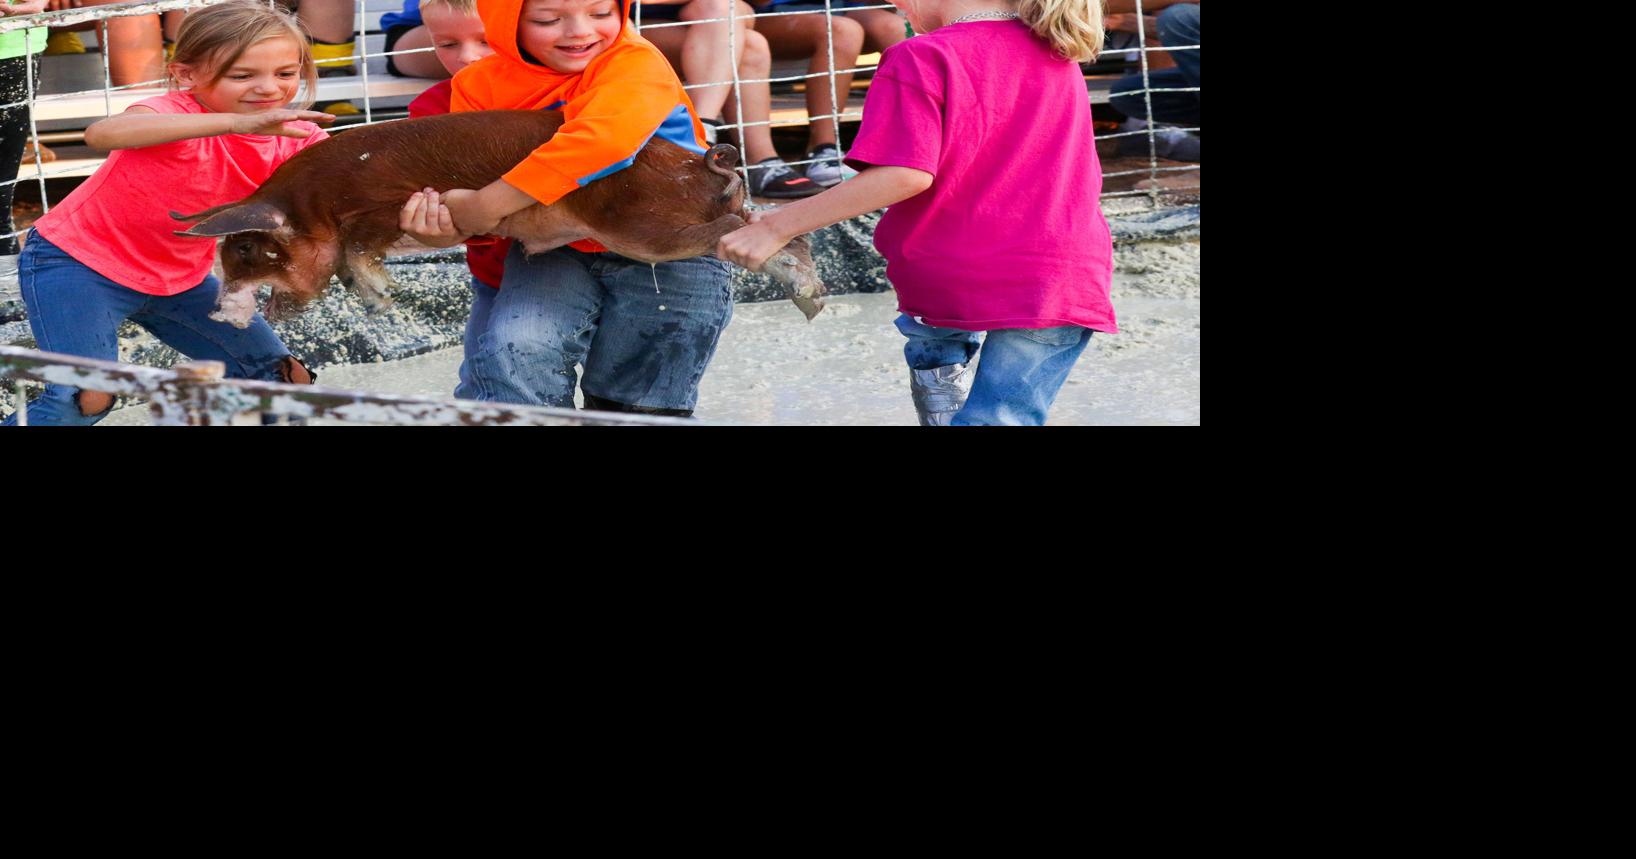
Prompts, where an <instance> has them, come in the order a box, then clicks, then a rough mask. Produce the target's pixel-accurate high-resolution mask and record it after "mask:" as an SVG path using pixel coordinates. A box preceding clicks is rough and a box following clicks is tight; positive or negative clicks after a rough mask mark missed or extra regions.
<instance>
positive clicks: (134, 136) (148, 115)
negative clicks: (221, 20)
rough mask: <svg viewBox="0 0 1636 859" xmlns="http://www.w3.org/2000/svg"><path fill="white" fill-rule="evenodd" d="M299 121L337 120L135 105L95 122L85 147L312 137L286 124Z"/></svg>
mask: <svg viewBox="0 0 1636 859" xmlns="http://www.w3.org/2000/svg"><path fill="white" fill-rule="evenodd" d="M299 120H305V121H307V122H316V123H320V124H328V123H330V122H333V121H334V120H335V117H334V116H332V115H330V114H327V113H319V112H317V111H314V110H282V109H280V110H268V111H263V112H261V113H159V112H158V111H155V110H153V109H151V108H146V107H142V106H140V105H134V106H132V107H128V108H126V109H125V112H124V113H121V114H119V115H118V116H110V117H108V118H107V119H101V120H97V121H96V122H94V123H92V124H91V127H90V128H87V129H85V145H86V146H89V147H91V148H93V149H104V150H109V149H135V148H137V147H139V146H157V145H159V144H161V143H174V142H175V141H178V140H187V139H189V138H193V137H214V136H216V135H218V134H276V135H278V136H280V137H296V138H303V137H311V136H312V132H311V131H308V130H306V129H304V128H296V127H294V126H291V125H286V124H285V123H288V122H296V121H299Z"/></svg>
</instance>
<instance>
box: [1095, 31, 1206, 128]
mask: <svg viewBox="0 0 1636 859" xmlns="http://www.w3.org/2000/svg"><path fill="white" fill-rule="evenodd" d="M1159 44H1161V45H1164V46H1165V47H1174V46H1176V45H1198V44H1202V43H1201V42H1200V41H1199V4H1197V3H1178V4H1176V5H1175V6H1166V7H1165V8H1164V9H1162V10H1160V12H1159ZM1201 51H1202V49H1199V50H1192V51H1171V52H1170V56H1171V57H1173V58H1174V59H1175V60H1176V67H1175V68H1173V69H1160V70H1159V71H1155V72H1149V73H1148V82H1149V84H1150V85H1151V86H1152V88H1153V89H1173V88H1180V87H1196V86H1199V54H1200V53H1201ZM1141 89H1142V76H1141V75H1140V74H1134V75H1126V76H1124V77H1122V78H1120V79H1119V80H1118V81H1115V82H1114V85H1113V88H1112V89H1111V90H1110V91H1109V93H1108V103H1109V104H1111V105H1113V108H1114V109H1115V110H1117V111H1119V112H1120V113H1122V114H1124V115H1126V116H1130V117H1135V118H1137V119H1151V120H1152V121H1154V122H1171V123H1175V124H1178V125H1185V126H1189V127H1191V126H1196V125H1198V124H1199V96H1200V95H1201V93H1196V92H1155V93H1148V94H1147V95H1149V96H1151V97H1152V98H1153V116H1151V117H1149V116H1148V111H1147V104H1146V103H1145V101H1144V96H1143V95H1142V93H1141ZM1133 91H1134V92H1136V95H1126V94H1125V93H1130V92H1133Z"/></svg>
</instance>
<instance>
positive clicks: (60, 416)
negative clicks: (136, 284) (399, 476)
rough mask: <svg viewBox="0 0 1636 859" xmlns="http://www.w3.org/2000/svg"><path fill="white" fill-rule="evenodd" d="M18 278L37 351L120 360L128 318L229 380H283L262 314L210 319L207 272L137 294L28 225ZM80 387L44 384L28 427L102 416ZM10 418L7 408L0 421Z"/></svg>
mask: <svg viewBox="0 0 1636 859" xmlns="http://www.w3.org/2000/svg"><path fill="white" fill-rule="evenodd" d="M17 283H18V286H19V287H20V288H21V289H22V293H23V302H24V303H25V304H27V305H28V326H29V328H30V329H31V330H33V332H34V342H35V344H36V347H35V348H38V349H39V350H40V351H42V352H59V353H62V354H64V355H77V356H79V357H81V358H96V359H98V360H100V361H118V360H119V324H120V323H121V322H124V321H125V320H127V319H129V320H131V321H132V322H135V323H136V324H138V325H140V326H142V327H143V328H146V329H148V330H149V331H151V332H152V333H153V336H155V337H157V338H159V339H160V341H162V342H163V343H165V344H166V345H168V346H170V347H172V348H174V349H175V350H176V351H178V352H181V353H182V354H183V355H186V356H187V357H189V358H191V359H193V360H195V361H221V362H223V363H225V364H226V365H227V376H228V378H230V379H260V380H263V381H268V382H282V381H286V379H285V377H284V373H285V368H286V364H285V359H286V358H289V357H290V350H289V349H286V348H285V347H284V341H282V340H279V339H278V335H277V334H275V333H273V329H272V327H271V326H269V325H268V324H267V320H265V319H262V318H261V314H259V313H258V314H256V315H255V316H254V317H252V318H251V320H250V327H249V328H244V329H239V328H234V327H233V326H231V325H229V324H227V323H226V322H216V321H215V320H212V319H211V318H210V311H211V310H213V309H215V307H216V292H217V290H218V289H219V288H220V286H221V284H220V282H219V281H217V280H216V278H215V277H212V276H209V275H207V276H206V277H205V279H204V281H202V282H201V283H200V284H199V285H198V286H195V287H194V288H192V289H190V290H188V291H186V292H182V293H178V294H176V295H149V294H147V293H145V292H137V291H136V290H134V289H130V288H128V287H124V286H121V285H119V284H118V283H115V282H114V281H111V280H109V279H108V278H105V277H103V276H102V275H100V274H97V273H96V272H95V271H93V270H91V268H90V267H88V266H87V265H85V264H84V263H82V262H80V261H79V260H76V259H74V258H73V257H72V256H69V255H68V252H67V251H64V250H62V249H61V248H59V247H57V246H56V245H54V244H52V243H51V242H49V241H47V240H46V238H45V237H44V236H42V235H40V233H39V232H38V231H34V232H33V233H31V234H30V235H29V237H28V241H27V243H25V244H24V245H23V254H22V256H21V257H19V258H18V260H17ZM79 393H80V389H79V388H75V387H70V386H67V385H46V387H45V393H44V394H42V395H40V396H39V397H38V398H36V399H35V400H34V401H33V402H31V403H29V405H28V424H29V426H90V425H92V424H94V423H96V422H97V421H100V420H102V419H103V418H104V417H107V414H108V410H107V409H104V410H102V411H101V412H98V413H97V414H92V415H87V414H84V413H83V412H82V411H81V409H80V404H79ZM109 405H110V406H112V400H111V399H110V401H109ZM16 423H17V416H16V415H15V414H13V415H12V416H11V417H9V418H6V420H5V422H4V423H3V424H0V426H14V425H15V424H16Z"/></svg>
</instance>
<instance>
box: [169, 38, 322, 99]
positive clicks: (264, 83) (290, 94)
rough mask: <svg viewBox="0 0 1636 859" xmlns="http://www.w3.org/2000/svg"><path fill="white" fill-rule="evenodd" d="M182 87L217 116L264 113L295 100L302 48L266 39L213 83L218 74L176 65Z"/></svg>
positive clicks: (299, 79)
mask: <svg viewBox="0 0 1636 859" xmlns="http://www.w3.org/2000/svg"><path fill="white" fill-rule="evenodd" d="M172 72H173V74H175V76H176V80H177V82H178V83H180V84H181V85H182V86H186V87H192V89H191V90H190V92H191V93H192V94H193V97H194V98H195V99H197V100H198V101H199V103H200V104H202V105H204V106H205V107H207V108H209V109H210V110H213V111H215V112H216V113H261V112H263V111H268V110H276V109H278V108H281V107H283V106H284V105H286V104H289V103H290V102H292V101H294V100H295V94H296V91H297V90H298V89H300V87H301V48H300V46H298V45H296V43H295V42H294V41H292V40H290V39H289V38H286V37H283V36H279V37H275V38H271V39H263V40H261V41H259V42H257V43H255V44H254V45H251V46H250V47H248V48H245V49H244V53H242V54H240V55H239V58H238V59H236V60H234V61H233V64H232V65H231V66H230V67H228V68H227V69H226V70H224V71H223V73H222V75H221V76H220V77H216V79H215V80H211V78H212V77H213V76H214V74H215V71H214V70H213V69H208V68H202V67H201V66H199V65H183V64H181V63H177V64H175V65H174V66H173V68H172Z"/></svg>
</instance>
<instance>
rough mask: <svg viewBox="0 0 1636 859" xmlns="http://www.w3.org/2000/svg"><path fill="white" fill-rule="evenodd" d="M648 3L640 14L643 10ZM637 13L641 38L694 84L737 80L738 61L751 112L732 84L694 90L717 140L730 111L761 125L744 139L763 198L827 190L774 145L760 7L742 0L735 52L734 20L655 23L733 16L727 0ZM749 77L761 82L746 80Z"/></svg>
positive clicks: (660, 4) (678, 3)
mask: <svg viewBox="0 0 1636 859" xmlns="http://www.w3.org/2000/svg"><path fill="white" fill-rule="evenodd" d="M638 7H640V14H638V12H637V10H638ZM631 8H632V18H633V19H640V20H641V21H642V24H643V27H642V30H641V36H642V38H644V39H647V40H648V41H650V42H652V43H653V44H654V46H655V47H657V48H658V49H659V50H660V51H663V52H664V55H665V59H667V60H669V61H670V65H671V67H672V68H674V69H675V70H676V72H677V74H678V75H680V76H681V77H682V79H683V80H685V81H687V83H689V84H693V83H700V82H707V81H708V82H714V81H731V80H732V77H733V73H732V66H731V58H732V57H737V58H738V69H739V72H738V74H739V79H740V81H741V82H740V84H739V92H740V93H741V94H742V96H743V99H744V109H743V110H738V109H736V101H735V99H734V98H733V85H732V84H731V83H725V84H721V85H720V86H710V87H700V88H698V89H691V88H690V89H688V91H687V93H688V97H689V98H691V99H692V100H693V107H694V109H695V110H697V111H698V112H699V120H700V121H701V122H703V123H704V125H705V135H706V137H707V138H708V139H709V142H711V143H715V142H716V136H715V135H716V133H717V132H716V130H717V128H719V127H720V126H721V124H722V122H723V120H724V118H726V117H727V116H728V115H731V116H732V117H733V118H734V119H740V118H742V121H743V122H746V123H757V124H755V125H751V126H749V127H747V128H745V129H744V133H743V137H742V139H741V140H739V141H738V143H739V146H740V148H741V149H742V150H743V154H744V163H745V164H746V165H747V166H748V171H749V175H750V193H751V194H752V195H754V196H757V197H775V198H794V197H810V196H812V195H813V194H816V193H818V192H819V191H822V190H823V188H822V187H821V186H819V185H818V184H817V183H815V182H813V181H812V180H811V179H808V178H806V177H805V176H801V175H799V174H797V173H796V172H795V170H794V169H792V168H791V167H790V165H788V164H786V163H784V159H782V158H779V157H778V152H777V151H776V150H775V149H773V136H772V129H771V127H770V126H769V125H767V120H768V117H769V116H770V115H771V112H772V91H771V87H770V85H769V84H768V83H767V78H768V77H769V76H770V75H771V73H772V54H771V51H770V49H769V48H768V46H767V39H766V37H764V36H762V35H761V34H760V33H758V32H756V31H755V21H756V19H755V17H754V15H755V10H753V9H751V8H750V5H749V4H748V3H743V2H738V3H736V8H737V12H736V14H737V15H738V16H739V20H737V21H735V22H733V34H734V36H735V37H736V39H735V44H734V47H733V51H732V53H731V54H729V52H728V50H727V26H728V25H727V22H726V21H721V22H717V23H712V24H694V25H692V26H690V27H652V26H651V25H652V24H653V23H655V22H660V21H697V20H701V19H708V18H725V17H726V16H727V0H674V2H669V0H642V2H639V3H637V4H633V5H632V7H631ZM744 81H753V83H746V82H744Z"/></svg>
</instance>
